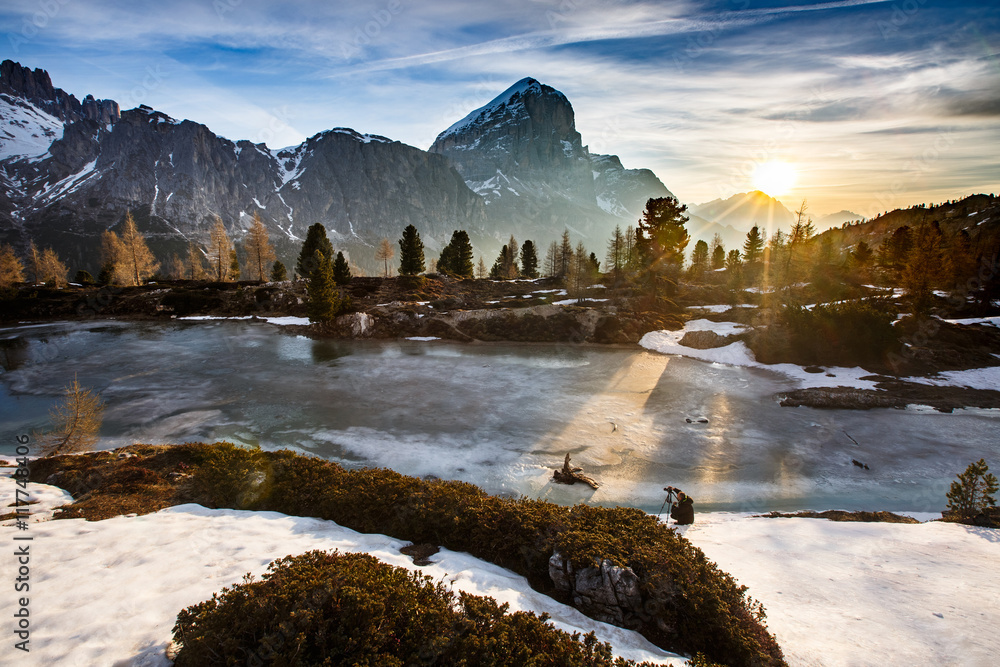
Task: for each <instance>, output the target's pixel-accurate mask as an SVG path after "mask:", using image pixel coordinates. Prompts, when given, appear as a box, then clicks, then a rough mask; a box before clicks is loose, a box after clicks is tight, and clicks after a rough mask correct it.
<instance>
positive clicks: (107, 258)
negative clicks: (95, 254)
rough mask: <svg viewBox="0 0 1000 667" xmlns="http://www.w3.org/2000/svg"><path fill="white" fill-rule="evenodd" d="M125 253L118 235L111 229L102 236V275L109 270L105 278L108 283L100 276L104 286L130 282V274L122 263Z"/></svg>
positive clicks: (99, 279)
mask: <svg viewBox="0 0 1000 667" xmlns="http://www.w3.org/2000/svg"><path fill="white" fill-rule="evenodd" d="M124 252H125V251H124V248H123V247H122V243H121V240H120V239H119V238H118V235H117V234H115V233H114V232H113V231H111V230H110V229H106V230H104V233H103V234H101V273H102V274H103V273H104V272H105V269H107V272H108V273H107V275H106V276H105V278H106V279H107V282H103V280H102V279H101V278H100V276H98V281H99V282H101V284H102V285H111V284H115V283H116V284H121V285H124V284H126V283H127V282H128V276H127V273H128V272H127V271H125V270H124V263H123V262H122V256H123V254H124Z"/></svg>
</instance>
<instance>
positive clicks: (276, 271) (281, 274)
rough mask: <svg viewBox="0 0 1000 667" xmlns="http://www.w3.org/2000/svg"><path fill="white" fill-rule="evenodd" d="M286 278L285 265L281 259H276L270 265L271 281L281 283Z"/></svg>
mask: <svg viewBox="0 0 1000 667" xmlns="http://www.w3.org/2000/svg"><path fill="white" fill-rule="evenodd" d="M286 280H288V271H286V270H285V265H284V264H282V263H281V261H280V260H279V261H276V262H275V263H274V264H273V265H272V266H271V282H272V283H283V282H285V281H286Z"/></svg>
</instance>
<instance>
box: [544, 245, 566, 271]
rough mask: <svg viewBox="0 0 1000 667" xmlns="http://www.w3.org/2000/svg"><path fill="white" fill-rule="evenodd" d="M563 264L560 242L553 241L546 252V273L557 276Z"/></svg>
mask: <svg viewBox="0 0 1000 667" xmlns="http://www.w3.org/2000/svg"><path fill="white" fill-rule="evenodd" d="M561 266H562V264H561V263H560V261H559V244H558V243H556V242H555V241H553V242H552V243H551V244H549V249H548V251H547V252H546V253H545V275H546V276H548V277H549V278H555V277H556V276H558V275H559V269H560V268H561Z"/></svg>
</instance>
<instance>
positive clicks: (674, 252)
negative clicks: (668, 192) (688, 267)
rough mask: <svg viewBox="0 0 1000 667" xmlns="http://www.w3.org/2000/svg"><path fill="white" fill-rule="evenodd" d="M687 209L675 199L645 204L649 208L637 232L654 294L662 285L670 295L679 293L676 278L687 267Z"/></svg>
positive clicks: (638, 242)
mask: <svg viewBox="0 0 1000 667" xmlns="http://www.w3.org/2000/svg"><path fill="white" fill-rule="evenodd" d="M685 211H687V206H685V205H683V204H680V203H678V201H677V200H676V199H674V198H673V197H658V198H655V199H649V200H648V201H646V208H645V210H643V212H642V219H641V220H640V221H639V229H638V231H637V233H636V248H637V250H638V253H639V261H640V264H641V266H642V268H643V269H645V270H646V271H647V272H648V275H649V278H650V280H651V283H652V286H653V289H654V291H656V290H657V289H658V285H659V284H661V283H662V284H663V285H664V287H665V288H666V291H667V293H668V294H672V293H674V292H675V291H676V287H677V278H678V276H679V274H680V270H681V267H682V266H683V264H684V250H685V248H687V245H688V241H689V240H690V238H689V236H688V232H687V229H685V227H684V225H685V223H687V221H688V218H687V216H686V215H684V212H685Z"/></svg>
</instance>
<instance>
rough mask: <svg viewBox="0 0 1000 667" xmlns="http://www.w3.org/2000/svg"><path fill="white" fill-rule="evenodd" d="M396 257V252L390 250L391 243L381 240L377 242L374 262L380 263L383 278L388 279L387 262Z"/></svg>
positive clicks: (387, 240)
mask: <svg viewBox="0 0 1000 667" xmlns="http://www.w3.org/2000/svg"><path fill="white" fill-rule="evenodd" d="M395 256H396V251H395V250H393V248H392V243H390V242H389V239H385V238H384V239H382V240H381V241H379V242H378V248H377V249H376V250H375V260H376V261H382V262H383V263H384V267H385V277H386V278H388V277H389V260H390V259H392V258H393V257H395Z"/></svg>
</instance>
